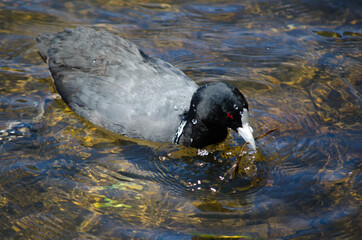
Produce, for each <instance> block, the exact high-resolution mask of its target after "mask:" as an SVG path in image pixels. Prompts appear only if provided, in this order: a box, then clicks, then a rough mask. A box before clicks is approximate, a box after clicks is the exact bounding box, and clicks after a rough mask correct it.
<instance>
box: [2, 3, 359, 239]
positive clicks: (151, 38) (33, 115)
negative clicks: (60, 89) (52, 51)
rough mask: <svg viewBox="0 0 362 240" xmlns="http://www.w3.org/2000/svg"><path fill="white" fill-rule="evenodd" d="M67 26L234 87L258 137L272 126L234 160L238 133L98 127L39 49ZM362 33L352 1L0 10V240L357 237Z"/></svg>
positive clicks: (200, 79) (14, 6)
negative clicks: (189, 141)
mask: <svg viewBox="0 0 362 240" xmlns="http://www.w3.org/2000/svg"><path fill="white" fill-rule="evenodd" d="M75 26H88V27H93V28H96V29H107V30H109V31H111V32H113V33H115V34H118V35H119V36H121V37H124V38H126V39H128V40H131V41H133V42H135V43H136V44H137V45H138V46H139V47H141V48H142V50H143V51H144V52H146V53H147V54H149V55H152V56H155V57H158V58H161V59H163V60H165V61H168V62H170V63H171V64H173V65H175V66H176V67H178V68H180V69H182V70H183V71H184V72H185V73H186V74H187V75H188V76H189V77H190V78H192V79H193V80H194V81H195V82H196V83H198V84H199V85H204V84H207V83H210V82H214V81H224V82H228V83H231V84H233V85H235V86H237V87H238V88H239V89H240V90H241V91H242V92H243V94H244V95H245V96H246V98H247V99H248V101H249V108H250V112H251V114H252V117H251V121H252V126H253V128H254V131H255V136H259V135H262V134H264V133H265V132H267V131H269V130H271V129H274V128H279V129H278V130H277V131H275V132H273V133H271V134H269V135H266V136H265V137H263V138H261V139H260V140H258V141H257V146H258V152H257V153H256V154H248V153H247V152H245V153H244V154H243V156H242V157H239V153H240V151H241V146H242V145H243V140H242V139H241V138H240V137H238V136H237V134H236V133H233V132H230V135H229V137H228V138H227V139H226V140H225V141H224V142H222V143H220V144H218V145H214V146H208V147H207V148H206V149H199V150H197V149H190V148H186V147H182V146H177V145H173V144H171V143H170V144H166V143H165V144H158V143H152V142H146V141H140V140H136V139H129V138H125V137H122V136H117V135H114V134H111V133H109V132H106V131H105V130H103V129H100V128H97V127H96V126H95V125H93V124H91V123H89V122H87V121H85V120H84V119H81V118H80V117H78V116H77V115H76V114H75V113H74V112H73V111H72V110H71V109H70V108H69V107H67V106H66V104H65V103H64V102H63V101H62V100H61V99H53V98H51V95H52V93H54V91H55V90H54V86H53V84H52V82H51V79H50V76H49V73H48V70H47V67H46V65H45V64H44V63H43V61H42V59H41V57H40V56H39V55H38V52H37V48H36V46H35V40H34V38H35V37H36V36H37V35H38V34H39V33H43V32H57V31H62V30H63V29H64V28H65V27H75ZM361 27H362V4H361V2H360V1H354V0H350V1H343V0H334V1H325V0H320V1H313V0H299V1H297V0H295V1H272V0H270V1H266V0H256V1H251V0H250V1H248V0H247V1H165V2H161V1H139V2H133V1H101V0H98V1H97V0H94V1H42V0H37V1H11V0H9V1H1V2H0V238H1V239H72V238H79V239H210V238H212V239H214V238H233V239H360V236H362V231H361V229H362V226H361V225H362V224H361V189H362V187H361V177H362V174H361V149H362V147H361V146H362V141H361V136H362V134H361V131H362V128H361V79H362V78H361V73H362V68H361V57H362V31H361ZM43 105H44V108H43ZM42 109H45V111H44V112H42ZM237 158H238V159H241V161H240V163H239V171H238V173H237V175H236V177H235V178H233V179H232V180H230V179H229V177H228V176H227V175H226V176H225V173H226V172H227V171H228V170H229V169H230V167H231V165H232V163H233V162H234V161H235V160H236V159H237Z"/></svg>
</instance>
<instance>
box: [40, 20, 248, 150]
mask: <svg viewBox="0 0 362 240" xmlns="http://www.w3.org/2000/svg"><path fill="white" fill-rule="evenodd" d="M37 45H38V48H39V52H40V55H41V56H42V57H43V58H44V59H45V60H46V61H47V63H48V67H49V70H50V73H51V75H52V78H53V81H54V83H55V86H56V89H57V91H58V92H59V94H60V95H61V96H62V98H63V100H64V101H65V102H66V103H67V104H68V105H69V106H70V107H71V108H72V109H73V110H74V111H75V112H76V113H77V114H79V115H81V116H82V117H84V118H86V119H88V120H89V121H91V122H93V123H95V124H97V125H99V126H102V127H104V128H106V129H108V130H110V131H112V132H115V133H117V134H123V135H125V136H128V137H132V138H140V139H146V140H149V141H154V142H171V141H172V139H174V136H175V134H176V132H177V130H178V129H179V126H180V123H181V124H182V121H185V124H184V125H185V126H184V127H185V129H182V130H183V131H182V132H181V134H180V136H179V137H178V139H177V140H178V141H177V142H178V143H182V144H185V145H189V146H193V145H194V147H202V146H205V145H208V144H211V143H216V142H217V141H220V140H222V139H224V138H225V137H226V134H225V131H226V133H227V127H231V126H226V125H225V124H224V123H222V124H218V123H217V122H216V123H215V122H213V121H211V122H210V123H211V125H212V126H211V125H210V126H206V125H207V124H208V123H207V124H206V125H205V126H202V125H200V124H203V122H205V119H198V115H199V114H196V115H195V114H188V113H191V110H190V108H192V109H193V110H192V111H193V112H196V109H195V104H196V102H195V103H194V104H193V103H192V102H191V101H192V99H193V98H195V99H196V100H197V101H200V100H202V99H209V100H207V102H210V101H211V102H212V104H216V105H217V104H219V103H218V102H217V101H214V100H212V99H214V98H216V99H218V101H222V102H225V101H226V102H228V101H229V100H227V99H229V98H228V97H227V98H225V99H222V98H223V96H221V95H220V93H221V92H222V93H223V94H226V95H227V94H234V92H235V88H234V87H232V86H231V85H228V84H224V83H216V84H211V86H212V85H215V86H214V90H215V91H216V92H214V91H209V92H210V93H207V94H208V96H207V98H205V97H201V98H200V97H195V96H194V93H195V92H200V90H198V89H202V88H198V86H197V85H196V83H195V82H193V81H192V80H191V79H190V78H188V77H187V76H186V75H185V74H184V73H182V72H181V71H180V70H179V69H177V68H175V67H174V66H172V65H171V64H169V63H167V62H164V61H162V60H160V59H157V58H152V57H150V56H148V55H146V54H145V53H144V52H143V51H141V50H139V49H138V48H137V46H136V45H134V44H133V43H131V42H129V41H127V40H124V39H122V38H120V37H118V36H116V35H114V34H111V33H109V32H107V31H100V32H98V31H95V30H93V29H89V28H84V27H77V28H74V29H66V30H65V31H63V32H60V33H55V34H42V35H39V36H38V37H37ZM217 88H220V89H224V91H220V89H217ZM206 90H207V89H206ZM236 91H237V92H236V94H237V95H240V96H241V97H240V96H238V97H237V98H235V99H234V100H230V101H237V100H236V99H238V101H239V100H240V103H238V102H230V103H229V102H228V104H232V106H234V105H235V104H237V105H238V108H239V111H240V115H242V113H243V111H242V109H243V108H244V109H245V105H246V109H247V103H246V100H245V98H244V97H243V96H242V94H241V93H240V92H239V91H238V90H236ZM201 92H205V91H201ZM206 92H207V91H206ZM231 92H233V93H231ZM210 94H211V95H210ZM212 94H214V95H212ZM204 103H205V102H204ZM200 104H201V105H202V106H199V105H200ZM200 104H198V103H197V104H196V105H198V107H196V108H197V111H198V112H199V111H200V113H203V114H204V115H205V114H207V113H206V112H205V111H206V110H207V108H208V106H206V105H205V104H203V103H202V101H201V103H200ZM216 105H215V106H216ZM193 106H194V107H193ZM220 106H221V105H220ZM216 108H219V107H216ZM216 108H215V109H216ZM189 110H190V111H189ZM217 110H219V109H217ZM227 111H231V110H227ZM214 117H216V115H215V116H213V118H214ZM223 117H224V116H223V115H222V117H221V118H223ZM239 117H240V116H239ZM239 117H238V118H239ZM187 118H189V119H188V120H186V119H187ZM191 118H192V119H191ZM227 118H228V117H226V119H227ZM183 119H184V120H183ZM192 120H194V122H192ZM197 120H198V121H199V123H198V124H199V125H200V126H201V128H202V129H201V131H197V129H198V128H195V129H193V125H197V124H193V123H195V121H197ZM223 120H224V119H223ZM217 121H219V120H217ZM240 121H241V120H239V121H238V122H240ZM206 122H207V121H206ZM191 124H192V125H191ZM224 125H225V126H224ZM213 126H215V127H213ZM210 127H211V128H210ZM203 128H205V129H203ZM236 128H237V126H236ZM236 128H235V129H234V130H236ZM212 129H214V130H212ZM220 129H223V130H222V131H220ZM224 129H225V131H224ZM210 130H212V131H211V132H210ZM204 131H207V132H209V133H208V134H206V133H205V132H204ZM213 131H214V132H215V134H222V136H221V135H220V136H214V135H213V134H212V132H213ZM199 132H200V133H204V134H201V135H204V136H203V137H201V138H204V137H206V138H207V139H204V140H202V139H201V140H199V141H198V143H197V144H193V143H192V142H193V140H196V137H197V136H193V134H197V135H199ZM201 135H200V136H201ZM213 139H214V140H213Z"/></svg>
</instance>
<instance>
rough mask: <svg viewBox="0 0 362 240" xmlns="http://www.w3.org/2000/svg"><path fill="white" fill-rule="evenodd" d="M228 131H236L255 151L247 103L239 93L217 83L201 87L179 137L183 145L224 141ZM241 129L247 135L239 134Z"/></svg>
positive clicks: (199, 145) (197, 145) (195, 95)
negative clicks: (229, 129) (228, 129)
mask: <svg viewBox="0 0 362 240" xmlns="http://www.w3.org/2000/svg"><path fill="white" fill-rule="evenodd" d="M227 128H231V129H233V130H235V131H237V132H239V134H240V135H241V136H242V137H243V138H244V139H245V141H249V142H250V143H251V145H252V148H253V149H255V142H254V139H253V137H252V134H251V131H252V130H251V128H250V126H249V114H248V103H247V101H246V99H245V97H244V96H243V95H242V94H241V92H240V91H239V90H238V89H237V88H236V87H234V86H232V85H230V84H226V83H220V82H216V83H212V84H208V85H205V86H203V87H200V88H199V89H198V90H197V91H196V92H195V93H194V95H193V97H192V100H191V105H190V109H189V112H188V113H187V123H186V125H185V128H184V130H183V136H181V138H180V139H181V141H182V143H183V144H185V145H189V146H192V147H204V146H206V145H209V144H213V143H217V142H220V141H222V140H224V139H225V138H226V136H227ZM243 129H244V130H246V132H247V135H248V136H246V135H245V134H244V135H243V134H241V133H240V131H241V132H242V130H243ZM249 133H250V134H249ZM250 136H251V137H250Z"/></svg>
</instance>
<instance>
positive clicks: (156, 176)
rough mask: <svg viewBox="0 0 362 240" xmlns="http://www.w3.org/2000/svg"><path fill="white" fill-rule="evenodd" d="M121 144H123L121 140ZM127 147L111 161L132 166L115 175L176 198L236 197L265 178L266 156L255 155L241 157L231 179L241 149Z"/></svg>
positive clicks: (260, 184)
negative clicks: (145, 183)
mask: <svg viewBox="0 0 362 240" xmlns="http://www.w3.org/2000/svg"><path fill="white" fill-rule="evenodd" d="M121 142H122V143H121V144H122V145H123V144H125V142H124V140H121ZM126 144H128V145H123V146H124V149H123V151H122V152H121V153H119V154H120V155H118V156H112V157H111V159H128V160H127V162H128V164H129V163H131V164H132V165H134V167H133V168H128V169H127V171H118V174H120V175H123V176H125V177H129V178H132V179H139V180H147V181H151V182H154V183H155V184H158V185H161V186H162V189H163V190H164V191H167V192H171V193H172V194H174V195H175V196H177V195H180V196H182V197H185V196H187V197H190V198H191V199H204V198H209V197H212V198H218V197H219V196H223V195H225V194H230V195H239V194H241V193H245V192H248V191H251V190H252V189H255V188H258V187H260V186H262V185H263V184H264V182H265V181H264V180H265V179H266V178H267V175H268V170H267V164H266V161H265V157H264V156H263V155H262V154H261V153H260V152H258V153H255V154H254V155H250V154H246V155H244V156H243V157H242V159H243V160H242V161H241V163H240V164H241V165H240V166H239V168H240V170H239V172H238V173H237V174H236V176H235V177H233V178H232V179H231V177H230V175H229V174H228V170H229V169H230V167H231V164H232V163H233V162H234V161H235V159H236V158H237V157H238V156H239V155H238V154H239V152H238V151H239V150H240V148H236V149H234V151H232V150H230V149H232V147H230V145H229V148H228V149H223V150H210V149H213V146H212V147H211V148H209V149H208V150H206V149H203V150H200V149H194V148H187V147H183V146H176V145H173V144H162V146H160V147H158V148H155V147H149V146H144V145H134V144H131V142H128V141H126ZM227 144H228V143H224V144H222V145H223V146H225V145H227ZM218 147H219V148H220V146H218ZM102 159H103V160H106V162H108V163H110V162H112V165H113V164H114V163H115V162H118V164H122V161H117V160H116V161H113V160H110V159H107V157H106V158H102ZM103 160H102V161H103ZM103 163H104V162H103ZM113 167H115V166H114V165H113ZM113 167H112V168H113Z"/></svg>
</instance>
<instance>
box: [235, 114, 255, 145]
mask: <svg viewBox="0 0 362 240" xmlns="http://www.w3.org/2000/svg"><path fill="white" fill-rule="evenodd" d="M241 123H242V124H243V127H240V128H237V130H238V133H239V135H240V136H241V137H242V138H243V139H244V140H245V142H249V147H250V148H251V149H252V150H254V151H256V144H255V140H254V137H253V128H252V127H250V125H249V112H248V110H247V109H246V108H244V109H243V114H242V116H241Z"/></svg>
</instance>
